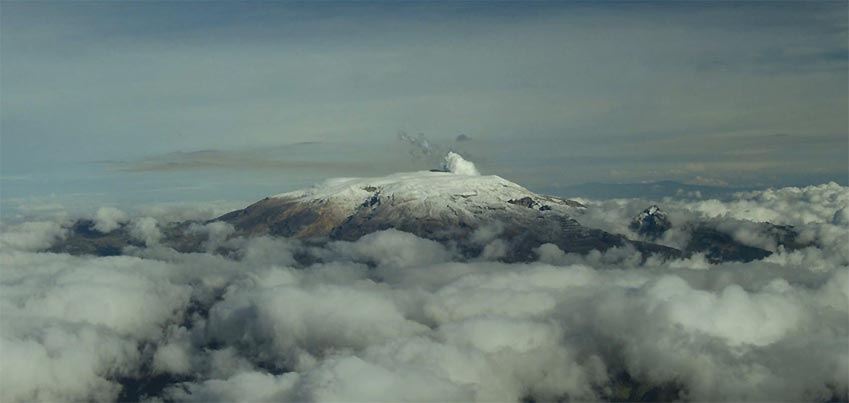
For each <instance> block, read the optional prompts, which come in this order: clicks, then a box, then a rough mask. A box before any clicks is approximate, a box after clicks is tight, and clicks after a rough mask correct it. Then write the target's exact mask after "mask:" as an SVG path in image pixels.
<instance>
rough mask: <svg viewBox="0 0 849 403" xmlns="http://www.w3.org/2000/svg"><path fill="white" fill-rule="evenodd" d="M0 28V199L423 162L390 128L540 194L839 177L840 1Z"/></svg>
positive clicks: (6, 22)
mask: <svg viewBox="0 0 849 403" xmlns="http://www.w3.org/2000/svg"><path fill="white" fill-rule="evenodd" d="M0 18H2V21H0V22H2V24H0V26H1V27H2V28H0V29H1V30H2V31H1V32H0V34H2V35H0V85H2V89H1V90H0V96H2V99H0V102H2V105H0V106H2V108H0V198H2V200H0V201H2V202H5V204H6V207H8V206H9V205H11V204H14V203H19V204H20V203H22V201H25V200H27V199H28V198H44V197H48V196H50V197H54V198H56V197H58V198H60V199H61V196H62V195H70V194H77V195H79V197H81V198H83V199H86V198H87V197H89V196H90V197H94V196H92V195H98V196H97V197H99V198H101V199H105V200H107V201H109V200H119V199H120V201H121V202H122V203H132V202H134V201H150V200H177V199H181V198H186V197H193V198H201V199H203V198H218V199H221V198H224V199H227V198H229V199H247V200H250V199H252V198H254V197H255V196H261V195H265V194H268V193H277V192H282V191H286V190H290V189H292V188H293V187H297V186H302V185H304V184H306V183H310V182H311V181H314V180H318V179H320V178H324V177H331V176H351V175H379V174H382V173H389V172H394V171H399V170H412V169H421V168H427V167H429V166H430V165H431V164H432V163H433V161H428V160H421V159H420V160H415V159H411V158H410V156H409V154H408V153H407V150H406V149H405V145H404V144H403V143H401V142H399V141H398V140H397V133H398V132H399V131H405V132H407V133H411V134H417V133H424V135H426V136H427V137H428V138H429V139H430V140H431V141H433V142H435V143H437V144H441V145H442V146H443V147H444V148H445V149H448V148H456V149H459V150H461V151H464V152H465V153H466V154H468V155H470V156H471V158H472V159H473V160H475V161H476V162H477V164H478V165H479V167H480V168H481V170H482V171H483V172H484V173H493V174H498V175H501V176H504V177H506V178H508V179H511V180H514V181H516V182H518V183H521V184H523V185H525V186H527V187H529V188H531V189H534V190H538V191H548V192H556V190H557V188H558V187H562V186H566V185H571V184H577V183H583V182H591V181H600V182H621V183H626V182H641V181H654V180H665V179H673V180H679V181H684V182H689V183H706V184H711V183H712V184H730V185H771V186H780V185H788V184H805V183H817V182H824V181H829V180H835V181H838V182H840V183H843V184H845V183H846V182H847V164H849V161H847V159H849V134H847V124H848V123H847V109H848V108H849V101H847V85H849V83H848V82H847V55H848V54H849V53H847V43H846V37H847V5H846V3H845V2H814V3H801V2H799V3H796V2H694V3H647V2H627V3H603V4H598V3H503V2H498V3H496V2H426V3H412V2H409V3H403V4H393V3H374V2H370V3H365V2H344V3H332V2H323V3H294V2H283V3H270V2H262V3H260V2H256V3H252V2H238V3H235V2H234V3H211V2H203V3H191V2H180V3H177V2H173V3H169V2H148V3H113V2H73V3H72V2H60V3H52V2H38V3H17V2H3V3H2V5H1V6H0ZM459 134H465V135H467V136H468V137H469V138H470V139H471V140H470V141H465V142H462V143H457V142H456V141H455V140H454V139H455V138H456V136H457V135H459ZM198 151H203V152H208V153H212V154H209V155H211V157H210V158H211V159H212V160H213V161H221V160H223V161H228V162H227V163H225V164H223V165H216V164H210V163H209V159H200V160H199V159H198V158H197V157H198V155H199V154H198V153H196V152H198ZM162 161H165V162H166V163H161V162H162ZM151 167H154V168H151ZM204 189H205V190H204ZM142 190H143V192H142ZM177 190H179V191H177ZM142 193H144V194H147V195H148V196H143V195H141V194H142ZM151 194H154V195H153V196H151ZM51 195H52V196H51Z"/></svg>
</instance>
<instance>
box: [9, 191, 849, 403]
mask: <svg viewBox="0 0 849 403" xmlns="http://www.w3.org/2000/svg"><path fill="white" fill-rule="evenodd" d="M847 200H849V189H847V188H845V187H840V186H837V185H834V184H828V185H822V186H812V187H807V188H801V189H796V188H786V189H778V190H769V191H764V192H753V193H747V194H739V195H737V197H736V198H735V199H734V200H731V201H727V202H720V201H715V200H672V199H669V200H665V201H659V203H660V204H661V207H662V208H664V209H665V210H666V211H668V212H669V215H670V218H671V219H672V220H678V221H679V222H680V221H686V220H692V219H695V218H696V217H699V218H702V219H711V220H716V221H717V224H718V225H724V226H726V228H727V230H728V231H730V232H732V233H734V234H737V235H735V236H737V237H739V238H740V239H741V240H742V239H749V240H750V242H752V243H758V242H763V239H765V236H764V235H763V234H758V233H753V232H752V231H755V230H756V229H757V228H759V227H757V226H756V225H753V221H750V220H754V221H767V220H769V221H771V222H773V223H775V224H782V225H794V226H796V228H798V229H799V230H800V231H801V232H802V233H803V234H805V236H808V237H810V238H811V239H812V240H813V241H815V242H814V243H813V244H812V245H813V246H809V247H807V248H803V249H800V250H795V251H792V252H791V251H787V250H784V249H783V248H781V247H778V248H775V254H773V255H772V256H770V257H768V258H766V259H764V260H762V261H755V262H751V263H746V264H742V263H726V264H719V265H712V264H708V263H706V262H705V261H704V259H701V258H700V257H699V256H695V257H693V258H690V259H686V260H672V261H663V260H659V259H654V258H652V259H649V260H647V261H642V260H641V259H640V256H639V254H638V253H636V252H635V251H633V250H628V249H614V250H610V251H608V252H606V253H591V254H589V255H586V256H577V255H569V254H565V253H563V252H562V251H560V250H559V249H558V248H557V247H556V246H554V245H542V246H540V247H539V248H538V249H537V254H538V256H539V259H538V261H536V262H532V263H524V264H506V263H502V262H499V261H498V260H497V256H498V254H497V253H489V254H487V253H483V254H482V255H481V256H480V257H478V258H475V259H471V260H469V259H461V258H459V256H458V254H457V253H456V252H455V251H454V250H452V249H451V248H450V247H448V246H445V245H441V244H438V243H435V242H432V241H429V240H426V239H421V238H418V237H416V236H413V235H410V234H406V233H403V232H399V231H395V230H387V231H382V232H377V233H373V234H370V235H367V236H365V237H363V238H361V239H359V240H357V241H354V242H331V243H327V244H323V245H312V244H306V243H303V242H301V241H297V240H293V239H283V238H267V237H259V238H253V239H242V238H228V235H229V234H230V233H231V232H232V229H231V228H227V225H226V224H221V223H212V224H206V225H200V224H198V225H196V226H195V227H193V229H192V231H193V232H194V233H196V234H197V235H198V236H205V237H206V238H205V239H207V244H206V249H207V250H209V251H215V250H227V251H229V252H228V253H227V254H226V256H224V255H220V254H212V253H191V254H185V253H178V252H176V251H174V250H171V249H167V248H164V247H161V246H159V245H158V244H157V242H156V241H157V236H158V234H159V232H158V231H159V230H158V226H157V224H158V222H159V221H158V220H157V218H155V217H149V216H133V217H129V216H127V217H125V216H124V215H122V214H117V213H116V212H115V211H112V210H101V211H99V212H98V214H97V217H98V218H102V219H103V220H102V221H98V222H99V223H106V224H109V223H112V222H115V221H117V220H121V221H126V222H127V223H128V224H127V225H129V226H130V227H131V231H134V233H135V234H136V236H137V237H138V238H139V240H141V241H144V242H145V245H146V246H145V247H128V248H127V249H126V250H125V251H124V252H125V255H124V256H116V257H92V256H69V255H64V254H51V253H40V252H38V251H39V250H41V249H43V248H45V247H46V246H47V245H49V244H50V242H52V240H54V239H56V238H57V237H61V236H63V233H64V230H63V227H62V225H61V223H55V222H51V221H44V222H27V223H22V224H17V225H3V227H2V237H0V245H2V251H0V259H2V265H0V266H1V267H2V279H0V280H2V281H0V287H2V288H0V309H2V316H0V320H2V326H0V336H2V338H0V353H2V360H0V400H2V401H9V402H14V401H34V400H35V401H57V400H62V401H68V400H115V399H118V398H121V399H131V398H141V399H149V400H154V401H156V400H166V401H169V400H185V401H236V400H240V401H271V400H298V401H313V400H323V401H328V400H333V401H374V400H415V401H470V400H477V401H511V400H513V401H516V400H520V399H523V398H532V399H534V400H537V401H540V400H558V399H570V400H595V399H615V400H634V399H648V398H654V399H660V400H664V399H667V400H668V399H673V398H680V399H685V400H759V401H764V400H771V401H772V400H782V401H786V400H793V401H800V400H804V401H825V400H828V399H833V398H837V399H847V398H849V394H847V388H849V385H848V384H847V379H849V347H847V343H846V341H847V338H849V319H848V318H849V299H847V298H849V297H847V290H848V289H849V256H847V255H849V252H847V251H846V245H847V241H849V222H847V220H846V208H845V206H846V202H847ZM645 202H646V201H643V200H617V201H586V204H588V208H587V210H586V212H585V214H584V216H583V217H577V218H578V219H579V220H583V221H586V222H587V223H588V224H589V223H593V224H598V225H600V226H607V227H608V228H611V229H618V230H620V231H619V232H622V233H626V234H628V231H629V230H628V229H627V224H628V222H629V219H630V218H631V216H632V215H636V213H638V212H639V211H640V209H642V208H645V207H647V205H646V204H645ZM663 202H665V204H664V203H663ZM158 219H159V220H164V218H162V217H161V216H160V217H158ZM622 220H624V221H622ZM620 222H621V226H622V227H621V228H620V227H617V225H618V223H620ZM107 227H108V225H107ZM104 229H106V228H104ZM747 231H748V232H747ZM491 232H492V234H489V235H487V236H485V237H484V238H486V241H487V242H490V243H491V242H492V238H493V237H495V236H497V231H491ZM631 235H633V234H631ZM482 236H483V235H482ZM676 236H680V237H685V236H686V234H678V235H676ZM665 241H667V242H669V243H671V244H674V243H675V242H676V239H675V238H674V237H673V236H670V237H668V238H667V239H665ZM154 380H155V381H154ZM139 385H142V386H139Z"/></svg>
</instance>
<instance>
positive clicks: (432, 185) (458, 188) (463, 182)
mask: <svg viewBox="0 0 849 403" xmlns="http://www.w3.org/2000/svg"><path fill="white" fill-rule="evenodd" d="M376 193H379V194H380V196H381V197H393V198H395V199H396V200H397V199H408V200H413V199H416V200H427V199H451V198H452V196H453V197H464V198H468V197H474V198H476V199H480V201H483V202H486V201H489V202H493V203H495V202H497V203H504V202H507V201H509V200H512V199H517V198H522V197H526V196H536V195H535V194H534V193H533V192H531V191H530V190H528V189H525V188H524V187H522V186H519V185H517V184H515V183H513V182H510V181H508V180H506V179H504V178H502V177H500V176H496V175H486V176H473V175H458V174H453V173H449V172H431V171H419V172H403V173H396V174H392V175H388V176H384V177H375V178H335V179H328V180H326V181H324V182H322V183H319V184H317V185H315V186H313V187H311V188H307V189H302V190H296V191H293V192H288V193H282V194H279V195H275V196H273V197H275V198H286V199H292V200H297V201H310V200H333V201H338V202H343V201H345V200H350V201H351V202H356V203H361V202H362V201H363V200H364V199H365V198H369V197H372V196H373V195H374V194H376Z"/></svg>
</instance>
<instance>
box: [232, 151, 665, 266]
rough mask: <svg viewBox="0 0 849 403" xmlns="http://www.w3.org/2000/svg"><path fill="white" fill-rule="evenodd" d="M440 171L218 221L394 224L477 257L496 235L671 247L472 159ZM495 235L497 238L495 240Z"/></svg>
mask: <svg viewBox="0 0 849 403" xmlns="http://www.w3.org/2000/svg"><path fill="white" fill-rule="evenodd" d="M445 162H446V163H445V168H447V171H448V172H442V171H436V172H433V171H420V172H407V173H397V174H392V175H388V176H385V177H378V178H340V179H330V180H327V181H324V182H322V183H320V184H317V185H315V186H313V187H311V188H308V189H304V190H298V191H294V192H288V193H283V194H279V195H276V196H273V197H269V198H266V199H263V200H261V201H259V202H257V203H254V204H253V205H251V206H248V207H247V208H245V209H243V210H238V211H234V212H232V213H229V214H226V215H224V216H222V217H220V218H218V220H220V221H225V222H228V223H230V224H232V225H233V226H234V227H235V228H236V231H237V233H238V234H242V235H254V234H269V235H279V236H292V237H298V238H315V239H341V240H355V239H358V238H360V237H361V236H363V235H366V234H369V233H372V232H375V231H380V230H384V229H389V228H394V229H397V230H400V231H405V232H409V233H413V234H415V235H418V236H420V237H423V238H428V239H432V240H436V241H439V242H444V243H450V244H453V245H455V246H457V247H458V249H460V250H461V251H463V252H464V253H468V254H470V255H475V254H476V253H478V252H480V250H482V248H483V247H484V246H486V245H485V244H486V242H488V241H487V239H485V238H487V237H481V236H480V232H479V230H483V232H486V233H491V234H492V235H491V236H490V237H489V238H493V239H494V238H495V237H498V238H499V239H501V240H502V241H506V242H508V243H509V247H508V248H506V250H507V253H508V254H509V255H508V256H505V259H507V260H530V259H533V258H535V255H534V252H533V250H534V249H535V248H537V247H538V246H540V245H542V244H544V243H553V244H556V245H558V247H560V248H561V249H562V250H564V251H567V252H588V251H590V250H593V249H600V250H605V249H608V248H610V247H615V246H623V245H625V244H632V245H635V247H637V248H638V249H644V250H646V251H652V252H657V251H661V252H669V253H674V251H670V250H667V249H668V248H664V247H661V246H658V245H649V244H643V243H639V242H632V241H629V240H627V239H626V238H625V237H623V236H621V235H613V234H609V233H606V232H604V231H601V230H595V229H589V228H586V227H583V226H582V225H581V224H579V223H578V222H577V221H575V220H574V219H573V218H572V216H573V215H576V213H577V212H578V211H579V210H580V209H582V208H584V206H583V205H581V204H580V203H578V202H575V201H572V200H566V199H562V198H559V197H552V196H544V195H539V194H536V193H534V192H531V191H530V190H528V189H525V188H524V187H522V186H519V185H517V184H515V183H513V182H510V181H508V180H506V179H504V178H501V177H499V176H495V175H479V174H478V172H477V169H475V167H474V164H472V163H471V162H469V161H466V160H464V159H463V158H462V157H461V156H460V155H459V154H454V153H449V154H448V156H447V157H446V160H445ZM490 240H491V239H490Z"/></svg>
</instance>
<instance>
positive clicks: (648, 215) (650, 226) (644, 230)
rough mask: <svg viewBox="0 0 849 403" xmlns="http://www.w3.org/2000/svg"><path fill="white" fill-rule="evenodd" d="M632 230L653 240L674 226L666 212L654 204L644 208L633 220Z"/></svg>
mask: <svg viewBox="0 0 849 403" xmlns="http://www.w3.org/2000/svg"><path fill="white" fill-rule="evenodd" d="M629 227H630V228H631V230H633V231H634V232H636V233H638V234H640V235H642V236H644V237H646V238H648V239H651V240H655V239H659V238H661V237H663V234H664V233H665V232H666V231H667V230H668V229H669V228H670V227H672V224H671V223H670V222H669V218H668V217H667V216H666V213H664V212H663V210H661V209H660V207H658V206H657V205H655V204H653V205H651V206H649V208H647V209H645V210H643V211H642V212H641V213H640V214H638V215H637V216H636V217H634V219H633V220H632V221H631V224H630V225H629Z"/></svg>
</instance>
